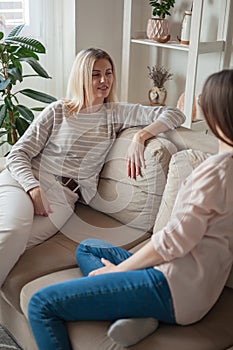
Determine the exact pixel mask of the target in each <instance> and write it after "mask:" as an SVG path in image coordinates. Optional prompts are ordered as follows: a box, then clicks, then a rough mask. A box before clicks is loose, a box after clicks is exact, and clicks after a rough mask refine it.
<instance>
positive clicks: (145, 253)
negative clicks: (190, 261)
mask: <svg viewBox="0 0 233 350" xmlns="http://www.w3.org/2000/svg"><path fill="white" fill-rule="evenodd" d="M162 262H163V258H162V257H161V256H160V255H159V254H158V253H157V252H156V250H155V249H154V247H153V245H152V243H151V242H148V243H147V244H146V245H145V246H143V247H142V248H141V249H140V250H138V251H137V252H136V253H134V254H133V255H131V256H130V257H129V258H128V259H126V260H124V261H123V262H121V263H120V264H119V265H114V264H112V263H111V262H110V261H108V260H106V259H102V263H103V264H104V265H105V266H104V267H101V268H100V269H97V270H94V271H91V272H90V273H89V276H96V275H101V274H103V273H111V272H123V271H132V270H140V269H145V268H147V267H152V266H155V265H158V264H161V263H162Z"/></svg>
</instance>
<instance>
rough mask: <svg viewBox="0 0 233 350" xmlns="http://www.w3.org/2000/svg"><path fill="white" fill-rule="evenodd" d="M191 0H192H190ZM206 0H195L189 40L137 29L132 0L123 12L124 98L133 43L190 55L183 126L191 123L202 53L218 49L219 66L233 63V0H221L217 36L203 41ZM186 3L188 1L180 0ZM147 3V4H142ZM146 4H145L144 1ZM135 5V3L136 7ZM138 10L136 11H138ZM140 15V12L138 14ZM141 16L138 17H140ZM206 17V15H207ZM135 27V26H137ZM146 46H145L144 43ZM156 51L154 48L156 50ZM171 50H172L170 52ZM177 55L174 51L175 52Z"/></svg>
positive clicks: (185, 68) (122, 86) (122, 99)
mask: <svg viewBox="0 0 233 350" xmlns="http://www.w3.org/2000/svg"><path fill="white" fill-rule="evenodd" d="M190 2H191V1H190ZM204 2H205V1H204V0H193V1H192V4H193V9H192V22H191V28H190V44H189V45H184V44H180V42H179V41H178V40H174V41H172V40H171V41H168V42H166V43H159V42H157V41H154V40H150V39H147V37H146V31H145V30H143V31H134V32H133V29H134V26H133V27H132V18H133V13H134V11H133V3H134V2H133V0H124V9H123V11H124V16H123V37H122V42H123V45H122V65H121V66H122V71H121V96H120V98H121V101H128V95H129V80H130V74H131V73H130V72H131V68H130V65H131V59H130V57H131V46H132V45H142V46H143V45H147V46H150V47H155V48H158V49H161V50H162V49H169V50H175V51H176V52H178V51H183V52H184V53H185V54H186V55H187V64H186V66H184V70H186V72H185V71H184V77H185V88H184V93H185V101H184V113H185V115H186V121H185V123H184V124H183V126H185V127H187V128H191V127H192V124H193V123H192V112H193V101H194V100H195V94H196V85H197V84H196V80H197V71H198V68H199V67H198V60H199V56H200V55H202V54H208V53H218V55H217V56H218V59H219V70H221V69H224V68H228V67H229V66H230V61H231V55H232V37H233V16H232V13H233V1H232V0H221V11H220V12H219V16H217V17H218V18H216V19H217V21H218V23H217V28H216V29H217V37H216V40H215V41H208V42H200V38H201V25H202V22H203V20H202V16H203V13H204V14H205V15H206V16H207V15H208V12H206V11H203V5H204ZM180 3H183V4H182V6H183V7H184V3H185V1H180ZM143 6H144V5H143ZM145 7H146V5H145ZM135 9H136V7H135ZM138 14H139V13H137V15H138ZM136 17H137V16H136ZM138 18H139V17H138ZM204 20H205V18H204ZM135 28H136V27H135ZM137 29H142V26H140V27H139V25H138V26H137ZM141 49H142V50H143V47H141ZM153 54H154V52H153ZM171 54H172V52H171ZM173 55H174V56H176V55H175V52H173ZM181 92H183V91H181Z"/></svg>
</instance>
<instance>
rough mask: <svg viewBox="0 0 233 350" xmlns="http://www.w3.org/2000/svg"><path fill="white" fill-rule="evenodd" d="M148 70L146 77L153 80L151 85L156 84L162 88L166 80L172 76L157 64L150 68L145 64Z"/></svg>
mask: <svg viewBox="0 0 233 350" xmlns="http://www.w3.org/2000/svg"><path fill="white" fill-rule="evenodd" d="M147 68H148V70H149V74H148V77H149V78H150V79H152V80H153V85H154V86H157V87H158V88H162V87H163V86H164V84H165V82H166V81H167V80H171V79H172V77H173V74H172V73H170V72H169V70H167V69H166V68H164V67H159V66H153V67H152V68H150V67H149V66H147Z"/></svg>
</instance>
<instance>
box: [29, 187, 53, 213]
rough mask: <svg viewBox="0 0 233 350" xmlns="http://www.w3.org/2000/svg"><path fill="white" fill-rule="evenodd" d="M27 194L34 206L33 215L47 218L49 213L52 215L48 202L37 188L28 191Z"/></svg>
mask: <svg viewBox="0 0 233 350" xmlns="http://www.w3.org/2000/svg"><path fill="white" fill-rule="evenodd" d="M28 194H29V196H30V197H31V200H32V203H33V205H34V213H35V215H41V216H48V215H49V213H52V209H51V208H50V205H49V202H48V200H47V198H46V196H45V195H44V193H43V191H42V189H41V188H40V187H39V186H38V187H34V188H32V189H31V190H29V191H28Z"/></svg>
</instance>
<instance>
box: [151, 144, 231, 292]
mask: <svg viewBox="0 0 233 350" xmlns="http://www.w3.org/2000/svg"><path fill="white" fill-rule="evenodd" d="M209 156H210V153H206V152H202V151H198V150H191V149H189V150H183V151H180V152H177V153H176V154H174V155H173V156H172V158H171V161H170V164H169V170H168V177H167V183H166V186H165V189H164V193H163V197H162V201H161V205H160V208H159V212H158V215H157V218H156V221H155V225H154V228H153V232H157V231H159V230H161V229H162V228H163V227H164V226H165V225H166V224H167V222H168V220H169V218H170V216H171V212H172V208H173V206H174V203H175V200H176V196H177V193H178V190H179V188H180V185H181V182H182V181H183V180H184V179H185V178H186V177H187V176H188V175H189V174H190V173H191V172H192V170H193V169H195V168H196V167H197V166H198V165H199V164H201V162H203V161H204V160H205V159H207V158H208V157H209ZM226 285H227V286H228V287H230V288H233V267H232V269H231V272H230V275H229V278H228V281H227V283H226Z"/></svg>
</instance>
